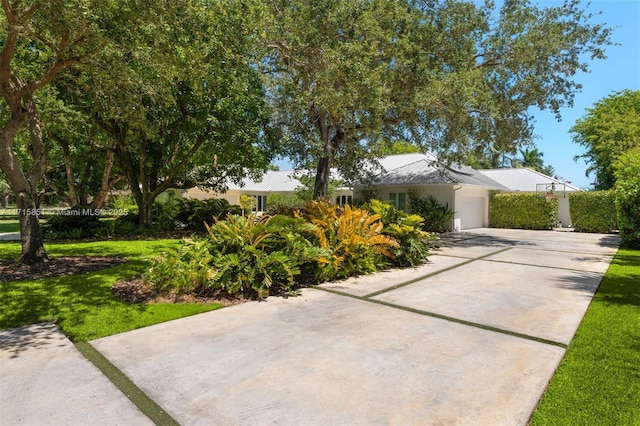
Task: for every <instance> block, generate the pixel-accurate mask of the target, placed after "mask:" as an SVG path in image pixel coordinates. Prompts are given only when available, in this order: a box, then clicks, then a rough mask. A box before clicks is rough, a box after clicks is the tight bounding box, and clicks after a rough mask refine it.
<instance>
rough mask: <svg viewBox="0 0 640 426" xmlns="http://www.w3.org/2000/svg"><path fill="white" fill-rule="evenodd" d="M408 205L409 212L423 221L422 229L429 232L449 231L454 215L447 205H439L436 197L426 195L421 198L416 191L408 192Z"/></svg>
mask: <svg viewBox="0 0 640 426" xmlns="http://www.w3.org/2000/svg"><path fill="white" fill-rule="evenodd" d="M409 203H410V204H409V205H410V206H411V212H412V213H414V214H417V215H420V216H421V217H422V218H423V219H424V221H423V222H422V229H423V230H425V231H429V232H447V231H451V224H452V221H453V218H454V216H455V213H454V211H453V210H451V209H450V208H449V204H448V203H447V204H441V203H440V202H439V201H438V200H437V199H436V197H434V196H433V195H431V194H427V196H426V197H425V198H421V197H420V194H419V193H418V192H417V191H409Z"/></svg>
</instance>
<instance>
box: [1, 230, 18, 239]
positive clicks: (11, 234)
mask: <svg viewBox="0 0 640 426" xmlns="http://www.w3.org/2000/svg"><path fill="white" fill-rule="evenodd" d="M0 241H20V233H19V232H0Z"/></svg>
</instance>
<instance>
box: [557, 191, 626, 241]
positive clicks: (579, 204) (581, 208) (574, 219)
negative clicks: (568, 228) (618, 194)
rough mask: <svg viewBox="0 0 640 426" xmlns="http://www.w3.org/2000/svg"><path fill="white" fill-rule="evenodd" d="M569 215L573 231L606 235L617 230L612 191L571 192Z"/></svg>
mask: <svg viewBox="0 0 640 426" xmlns="http://www.w3.org/2000/svg"><path fill="white" fill-rule="evenodd" d="M569 213H570V214H571V223H572V225H573V229H574V230H575V231H578V232H596V233H606V232H611V231H612V230H614V229H618V221H617V211H616V202H615V193H614V192H613V191H584V192H572V193H571V194H570V195H569Z"/></svg>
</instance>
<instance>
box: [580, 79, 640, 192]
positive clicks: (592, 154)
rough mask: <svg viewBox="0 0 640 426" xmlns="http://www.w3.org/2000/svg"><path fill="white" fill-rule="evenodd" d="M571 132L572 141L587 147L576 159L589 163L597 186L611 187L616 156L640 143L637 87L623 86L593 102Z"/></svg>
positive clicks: (589, 172)
mask: <svg viewBox="0 0 640 426" xmlns="http://www.w3.org/2000/svg"><path fill="white" fill-rule="evenodd" d="M571 133H573V141H574V142H575V143H578V144H580V145H582V146H583V147H585V148H586V152H585V153H584V154H582V155H579V156H577V157H576V158H575V159H576V160H577V159H579V158H583V159H584V160H585V162H586V163H587V164H588V165H589V167H588V168H587V176H589V175H590V174H591V173H594V174H595V177H596V182H597V184H596V189H610V188H612V187H613V186H614V184H615V182H616V177H615V164H616V161H617V160H618V158H619V157H620V156H621V155H622V154H625V153H626V152H628V151H630V150H632V149H634V148H638V147H640V91H639V90H636V91H632V90H623V91H621V92H617V93H613V94H612V95H610V96H607V97H606V98H604V99H601V100H600V101H598V102H596V104H595V105H594V106H593V108H589V109H587V114H586V115H585V116H584V117H582V118H580V119H579V120H578V121H576V124H575V125H574V126H573V127H572V128H571Z"/></svg>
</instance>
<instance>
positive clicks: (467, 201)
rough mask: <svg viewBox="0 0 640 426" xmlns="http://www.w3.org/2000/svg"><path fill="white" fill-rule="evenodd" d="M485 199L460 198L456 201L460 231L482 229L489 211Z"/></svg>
mask: <svg viewBox="0 0 640 426" xmlns="http://www.w3.org/2000/svg"><path fill="white" fill-rule="evenodd" d="M485 200H486V198H485V197H469V196H460V197H459V198H458V199H457V201H456V217H458V218H459V219H460V229H471V228H482V227H483V226H485V224H484V217H485V212H486V211H487V206H486V201H485Z"/></svg>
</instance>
